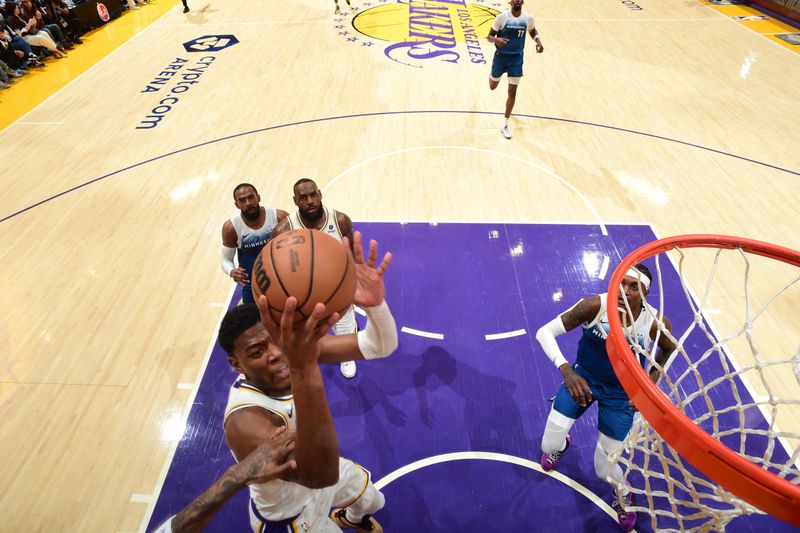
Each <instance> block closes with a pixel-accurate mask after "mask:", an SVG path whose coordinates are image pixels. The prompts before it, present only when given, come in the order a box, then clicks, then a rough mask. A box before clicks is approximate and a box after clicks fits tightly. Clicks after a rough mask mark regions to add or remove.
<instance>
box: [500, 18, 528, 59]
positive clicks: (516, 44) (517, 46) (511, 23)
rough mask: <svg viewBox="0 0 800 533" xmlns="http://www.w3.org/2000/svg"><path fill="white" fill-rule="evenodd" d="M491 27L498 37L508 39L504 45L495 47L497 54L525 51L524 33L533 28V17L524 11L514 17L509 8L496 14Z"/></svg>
mask: <svg viewBox="0 0 800 533" xmlns="http://www.w3.org/2000/svg"><path fill="white" fill-rule="evenodd" d="M492 29H493V30H494V31H496V32H497V36H498V37H502V38H503V39H506V40H507V41H508V42H507V43H506V44H505V46H503V47H502V48H498V49H497V53H498V54H502V55H513V54H522V53H523V52H524V51H525V34H526V33H528V31H529V30H531V29H533V17H532V16H531V15H529V14H528V13H526V12H525V11H523V12H522V13H520V15H519V16H518V17H515V16H514V15H512V14H511V10H510V9H509V10H506V11H503V12H502V13H500V14H499V15H497V18H495V19H494V23H493V24H492Z"/></svg>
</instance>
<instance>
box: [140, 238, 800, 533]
mask: <svg viewBox="0 0 800 533" xmlns="http://www.w3.org/2000/svg"><path fill="white" fill-rule="evenodd" d="M356 229H359V230H361V231H362V232H363V234H364V235H365V237H368V238H374V239H377V240H378V242H379V243H380V249H381V250H382V251H383V250H391V251H392V252H393V253H394V254H395V260H394V262H393V264H392V266H391V268H390V270H389V272H388V273H387V276H386V283H387V301H388V302H389V303H390V305H391V306H392V310H393V313H394V315H395V317H396V320H397V325H398V328H401V327H403V326H406V327H409V328H414V329H418V330H424V331H429V332H436V333H441V334H443V335H444V339H443V340H435V339H429V338H423V337H418V336H413V335H409V334H406V333H400V346H399V348H398V350H397V352H396V353H395V354H394V355H392V357H390V358H388V359H386V360H382V361H373V362H361V363H359V371H358V375H357V376H356V378H355V379H354V380H353V381H347V380H345V379H344V378H343V377H342V376H341V375H340V374H339V372H338V368H337V367H335V366H332V365H328V366H325V367H324V368H323V374H324V376H325V379H326V387H327V392H328V398H329V402H330V405H331V410H332V412H333V415H334V418H335V420H336V425H337V430H338V435H339V444H340V448H341V453H342V455H343V456H345V457H348V458H351V459H354V460H356V461H357V462H359V463H360V464H362V465H363V466H364V467H366V468H367V469H368V470H370V471H371V472H372V476H373V481H378V480H380V479H381V478H383V477H384V476H386V475H388V474H390V473H391V472H393V471H395V470H396V469H398V468H401V467H403V466H405V465H408V464H410V463H413V462H415V461H418V460H420V459H424V458H429V457H432V456H436V455H440V454H446V453H452V452H464V451H481V452H498V453H503V454H507V455H511V456H516V457H519V458H523V459H527V460H532V461H535V462H538V459H539V456H540V454H541V451H540V443H541V434H542V431H543V428H544V423H545V420H546V418H547V413H548V412H549V410H550V405H551V404H550V401H549V399H550V398H551V397H552V396H553V395H554V394H555V392H556V390H557V387H558V386H559V385H560V383H561V380H560V377H559V374H558V372H557V371H556V370H555V368H553V366H552V364H551V363H550V361H549V360H548V359H547V357H546V356H545V355H544V354H543V353H542V351H541V349H540V348H539V346H538V343H537V342H536V341H535V339H534V338H533V336H534V334H535V332H536V329H537V328H538V327H539V326H540V325H541V324H543V323H545V322H547V321H549V320H550V319H552V318H553V317H554V316H556V315H558V314H560V313H561V312H563V311H564V310H566V309H567V308H568V307H569V306H571V305H572V304H573V303H574V302H576V301H577V300H579V299H580V298H582V297H583V296H586V295H588V294H593V293H599V292H604V291H606V290H607V280H608V279H610V275H611V272H612V271H613V269H614V267H615V265H616V264H617V263H618V262H619V260H620V259H621V258H622V257H624V256H625V255H626V254H627V253H629V252H630V251H632V250H633V249H634V248H636V247H638V246H640V245H641V244H644V243H646V242H649V241H652V240H654V239H655V236H654V234H653V232H652V230H651V229H650V227H649V226H643V225H642V226H627V225H612V226H608V231H609V235H608V236H604V235H602V234H601V232H600V229H599V227H598V226H595V225H555V224H552V225H543V224H503V223H493V224H492V223H488V224H451V223H448V224H444V223H442V224H438V225H433V224H427V223H409V224H399V223H356ZM603 254H607V255H608V256H610V258H611V261H610V267H609V271H608V274H607V275H606V278H605V280H600V279H598V275H597V273H598V271H599V268H600V263H601V259H602V255H603ZM665 270H668V272H667V273H666V274H665V287H666V289H665V294H668V295H669V294H676V293H677V292H678V291H680V290H681V289H680V287H679V285H678V281H677V277H676V275H675V273H674V271H673V270H672V268H671V266H670V267H668V268H666V269H665ZM558 295H560V296H558ZM237 299H238V297H237ZM674 301H678V300H677V299H676V300H674ZM667 314H668V316H669V317H670V318H671V319H672V322H673V324H674V325H675V327H676V328H682V327H685V325H686V324H688V323H689V321H690V315H689V314H688V313H687V312H686V310H680V309H674V310H673V309H671V308H670V309H668V310H667ZM359 320H360V321H361V323H362V325H363V320H361V317H359ZM519 329H525V331H526V332H527V334H526V335H523V336H518V337H512V338H508V339H503V340H495V341H487V340H485V338H484V335H486V334H492V333H501V332H509V331H514V330H519ZM578 337H579V335H578V334H577V333H576V332H570V333H569V334H566V335H565V336H563V337H562V338H560V339H559V341H560V342H561V344H562V348H563V350H564V352H565V354H567V356H568V358H572V357H573V354H574V353H575V347H576V346H577V341H578ZM235 377H236V375H235V373H234V371H233V370H232V369H231V368H230V367H229V365H228V363H227V360H226V357H225V355H224V353H223V352H222V350H221V348H219V346H217V347H216V348H215V350H214V352H213V353H212V355H211V358H210V361H209V363H208V367H207V368H206V371H205V373H204V376H203V379H202V382H201V385H200V389H199V391H198V394H197V397H196V399H195V402H194V404H193V406H192V409H191V412H190V414H189V418H188V423H187V428H186V431H185V433H184V435H183V438H182V439H181V441H180V443H179V445H178V448H177V451H176V453H175V456H174V459H173V461H172V464H171V465H170V469H169V472H168V474H167V477H166V480H165V483H164V486H163V488H162V489H161V492H160V495H159V498H158V502H157V504H156V507H155V511H154V514H153V516H152V518H151V521H150V524H149V526H148V529H147V531H152V530H153V529H154V528H155V527H156V526H157V525H158V524H159V523H161V522H162V521H163V520H164V519H166V517H168V516H170V515H172V514H174V513H176V512H177V511H179V510H180V509H181V508H182V507H183V506H184V505H186V504H187V503H188V502H189V501H191V500H192V499H193V498H194V497H195V496H197V495H198V494H200V493H201V492H202V491H203V490H205V489H206V488H207V487H208V486H209V485H210V484H211V483H212V482H213V481H214V480H215V479H216V478H217V477H218V476H219V475H220V474H221V473H222V472H223V471H224V470H225V469H226V468H227V467H228V466H229V465H230V464H232V462H233V459H232V457H231V455H230V452H229V451H228V449H227V447H226V445H225V441H224V438H223V434H222V416H223V411H224V407H225V403H226V401H227V394H228V387H229V386H230V383H231V382H233V380H234V379H235ZM754 424H756V425H758V424H759V422H758V421H756V422H754ZM761 424H762V425H763V422H762V423H761ZM596 426H597V410H596V408H592V409H590V410H589V411H588V412H587V413H586V415H584V416H583V417H582V418H581V419H580V420H579V421H578V422H577V423H576V425H575V427H574V429H573V430H572V434H573V436H574V438H575V440H574V443H573V446H572V448H570V451H569V453H568V454H566V455H565V456H564V459H563V460H562V463H561V466H560V467H559V471H560V472H561V473H563V474H565V475H566V476H568V477H570V478H572V479H573V480H575V481H576V482H578V483H580V484H582V485H584V486H586V487H588V488H589V489H590V490H591V491H592V492H594V493H595V494H596V495H598V496H599V497H600V498H602V499H603V500H605V501H608V500H609V498H610V494H611V491H610V488H609V487H608V485H606V484H605V483H604V482H601V481H599V480H598V479H597V478H596V476H595V473H594V467H593V459H592V458H593V454H594V449H595V443H596V439H597V429H596ZM383 492H384V494H385V495H386V502H387V504H386V507H385V508H384V509H383V510H382V511H381V512H380V513H379V514H378V518H379V520H380V521H381V523H382V524H383V526H384V528H385V529H386V531H387V532H389V531H391V532H423V531H424V532H428V531H443V532H444V531H446V532H474V533H478V532H480V533H486V532H494V531H497V532H500V531H559V532H560V531H619V529H618V525H617V524H616V522H615V521H614V520H612V519H611V518H610V517H609V516H608V515H607V514H605V512H603V511H602V510H601V509H600V508H599V507H597V506H596V505H595V504H594V503H592V502H590V501H589V500H587V499H586V498H584V497H583V496H581V495H580V494H578V493H577V492H575V491H574V490H572V489H570V488H568V487H567V486H565V485H563V484H562V483H560V482H558V481H557V480H555V479H553V478H551V477H549V476H547V475H543V474H541V473H539V472H536V471H534V470H530V469H528V468H524V467H522V466H517V465H514V464H509V463H503V462H496V461H479V460H470V461H464V460H462V461H455V462H446V463H439V464H434V465H432V466H428V467H426V468H422V469H420V470H416V471H414V472H411V473H408V474H406V475H404V476H402V477H401V478H399V479H397V480H396V481H394V482H393V483H390V484H389V485H388V486H386V487H385V488H384V489H383ZM246 506H247V491H241V492H240V493H239V494H238V495H237V496H236V497H235V498H234V499H233V500H231V502H229V503H228V504H227V505H226V506H225V507H224V509H223V510H222V511H221V512H220V513H219V515H218V516H217V517H216V518H215V519H214V521H213V522H212V524H211V525H210V526H209V528H208V531H214V532H231V531H249V524H248V517H247V507H246ZM638 530H639V531H648V530H649V526H648V525H647V524H645V520H644V519H641V518H640V521H639V529H638ZM728 531H753V532H759V533H763V532H768V531H776V532H777V531H794V529H793V528H791V527H790V526H788V525H786V524H783V523H782V522H780V521H778V520H776V519H774V518H771V517H762V516H755V517H752V516H751V517H744V518H741V519H738V520H736V521H734V522H733V523H732V524H731V525H730V526H729V527H728Z"/></svg>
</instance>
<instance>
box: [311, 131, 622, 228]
mask: <svg viewBox="0 0 800 533" xmlns="http://www.w3.org/2000/svg"><path fill="white" fill-rule="evenodd" d="M425 150H465V151H468V152H480V153H484V154H492V155H496V156H500V157H505V158H506V159H512V160H514V161H518V162H520V163H523V164H525V165H528V166H530V167H533V168H536V169H538V170H540V171H542V172H544V173H545V174H547V175H548V176H550V177H551V178H555V179H556V180H557V181H558V182H559V183H561V184H562V185H563V186H564V187H566V188H567V189H569V190H570V191H572V192H573V193H574V194H576V195H577V196H578V198H580V199H581V200H582V201H583V203H584V204H586V207H588V208H589V210H590V211H591V212H592V213H593V214H594V216H595V218H596V219H597V225H598V226H600V231H601V232H602V233H603V235H606V236H607V235H608V230H607V229H606V225H605V224H604V223H603V219H602V218H601V217H600V213H599V212H598V211H597V209H596V208H595V207H594V204H592V202H591V201H589V198H587V197H586V195H584V194H583V193H582V192H581V191H579V190H578V189H577V187H575V186H574V185H572V184H571V183H570V182H568V181H567V180H565V179H564V178H562V177H561V176H559V175H558V174H556V173H555V172H554V171H553V170H551V169H550V168H548V167H546V166H544V165H540V164H538V163H534V162H532V161H528V160H527V159H523V158H521V157H517V156H515V155H510V154H505V153H503V152H498V151H497V150H487V149H485V148H473V147H472V146H457V145H435V146H415V147H412V148H402V149H400V150H393V151H391V152H385V153H382V154H378V155H376V156H373V157H370V158H368V159H364V160H363V161H361V162H359V163H356V164H355V165H352V166H350V167H348V168H346V169H345V170H344V171H342V172H340V173H339V174H338V175H336V176H335V177H334V178H333V179H332V180H331V181H330V182H328V183H327V184H326V185H325V186H324V187H322V192H325V190H326V189H328V188H329V187H332V186H333V185H334V184H335V183H336V182H337V181H339V180H340V179H341V178H342V177H344V176H345V175H346V174H349V173H350V172H352V171H353V170H355V169H357V168H359V167H362V166H364V165H367V164H369V163H372V162H373V161H377V160H378V159H384V158H387V157H392V156H395V155H398V154H404V153H408V152H420V151H425Z"/></svg>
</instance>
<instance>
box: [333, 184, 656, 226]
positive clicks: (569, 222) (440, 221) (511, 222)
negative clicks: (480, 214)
mask: <svg viewBox="0 0 800 533" xmlns="http://www.w3.org/2000/svg"><path fill="white" fill-rule="evenodd" d="M325 187H327V185H326V186H325ZM325 187H322V189H323V192H324V189H325ZM353 222H363V223H365V224H367V223H375V224H434V225H435V224H496V225H498V226H506V225H514V224H530V225H534V224H540V225H542V226H554V225H559V226H597V222H581V221H574V220H497V219H495V220H459V219H456V218H447V219H436V220H422V219H411V218H409V219H399V218H395V219H392V218H371V219H369V220H354V221H353ZM605 224H606V225H607V226H648V227H652V225H653V223H652V222H625V221H606V222H605Z"/></svg>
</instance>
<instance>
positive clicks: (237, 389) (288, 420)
mask: <svg viewBox="0 0 800 533" xmlns="http://www.w3.org/2000/svg"><path fill="white" fill-rule="evenodd" d="M248 407H261V408H263V409H266V410H267V411H269V412H270V413H273V414H276V415H278V416H279V417H280V418H282V419H283V422H284V423H285V424H286V427H287V428H288V429H291V430H294V429H295V428H296V427H297V425H296V423H295V419H294V401H293V399H292V396H291V395H289V396H282V397H275V398H273V397H271V396H267V395H266V394H264V393H263V392H261V391H260V390H259V389H257V388H256V387H254V386H252V385H249V384H248V383H247V382H245V380H244V378H243V377H240V378H239V379H237V380H236V381H235V382H234V384H233V385H231V390H230V392H229V393H228V405H227V406H226V407H225V421H227V420H228V417H229V416H230V415H231V413H235V412H236V411H238V410H240V409H245V408H248ZM223 424H224V422H223ZM313 492H314V491H313V489H310V488H308V487H304V486H303V485H300V484H299V483H292V482H289V481H283V480H281V479H276V480H273V481H268V482H266V483H256V484H253V485H250V499H252V500H253V502H254V503H255V504H256V507H257V508H258V510H259V512H260V513H261V514H262V515H264V516H266V517H267V518H268V519H270V520H276V521H277V520H283V519H285V518H290V517H292V516H295V515H298V514H299V513H300V511H301V510H302V509H303V505H304V504H305V502H306V500H308V499H310V498H311V497H312V494H313Z"/></svg>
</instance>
